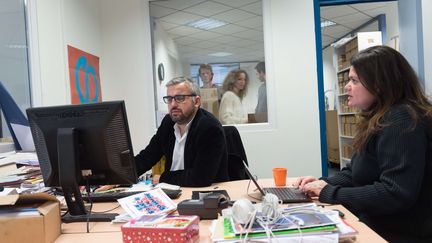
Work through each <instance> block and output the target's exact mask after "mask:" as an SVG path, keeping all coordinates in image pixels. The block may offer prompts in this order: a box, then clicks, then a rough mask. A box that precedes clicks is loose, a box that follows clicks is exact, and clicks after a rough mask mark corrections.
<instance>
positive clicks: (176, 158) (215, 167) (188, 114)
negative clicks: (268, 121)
mask: <svg viewBox="0 0 432 243" xmlns="http://www.w3.org/2000/svg"><path fill="white" fill-rule="evenodd" d="M166 87H167V96H164V97H163V100H164V102H165V103H167V104H168V111H169V114H167V115H166V116H165V117H164V119H163V120H162V123H161V125H160V127H159V128H158V130H157V132H156V134H155V135H154V136H153V138H152V139H151V141H150V143H149V145H147V147H146V148H145V149H144V150H142V151H141V152H140V153H139V154H138V155H137V156H136V157H135V162H136V166H137V172H138V174H142V173H144V172H146V171H148V170H150V169H151V168H152V166H154V165H155V164H156V163H157V162H158V161H159V160H160V158H161V157H162V156H163V155H165V158H166V163H165V171H164V172H163V173H162V174H161V175H160V177H158V176H157V177H158V178H153V181H154V182H155V183H158V182H166V183H169V184H174V185H179V186H189V187H202V186H210V185H211V184H212V183H215V182H222V181H227V180H228V179H229V178H228V161H227V156H228V155H227V147H226V141H225V135H224V131H223V128H222V125H221V124H220V122H219V121H218V120H217V119H216V118H215V117H214V116H213V115H212V114H211V113H209V112H207V111H206V110H204V109H201V108H200V105H201V97H200V95H199V88H198V87H197V86H196V85H195V84H194V83H193V82H192V81H191V80H190V79H188V78H185V77H178V78H174V79H172V80H171V81H169V82H168V84H167V85H166Z"/></svg>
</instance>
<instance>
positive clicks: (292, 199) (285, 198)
mask: <svg viewBox="0 0 432 243" xmlns="http://www.w3.org/2000/svg"><path fill="white" fill-rule="evenodd" d="M243 164H244V167H245V171H246V174H247V175H248V176H249V178H250V179H251V180H252V181H253V183H254V184H255V186H256V187H257V188H258V190H259V191H260V192H261V194H262V195H263V196H264V195H265V194H266V193H272V194H275V195H276V196H277V197H278V198H279V200H281V201H282V202H284V203H299V202H310V201H312V199H311V198H310V197H309V196H308V195H305V194H304V193H303V192H302V191H301V190H299V189H296V188H289V187H264V188H262V187H261V186H260V185H259V184H258V181H257V180H256V179H255V177H254V176H252V173H251V172H250V170H249V168H248V166H247V164H246V163H245V162H244V161H243Z"/></svg>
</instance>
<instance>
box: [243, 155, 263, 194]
mask: <svg viewBox="0 0 432 243" xmlns="http://www.w3.org/2000/svg"><path fill="white" fill-rule="evenodd" d="M243 165H244V167H245V171H246V174H247V175H248V176H249V178H250V179H251V180H252V181H253V183H254V184H255V186H256V187H257V188H258V190H259V191H260V192H261V194H262V195H263V196H264V195H265V192H264V190H263V189H262V188H261V186H260V185H259V184H258V181H257V180H256V179H255V177H254V176H253V175H252V173H251V172H250V170H249V167H248V166H247V164H246V163H245V162H244V161H243Z"/></svg>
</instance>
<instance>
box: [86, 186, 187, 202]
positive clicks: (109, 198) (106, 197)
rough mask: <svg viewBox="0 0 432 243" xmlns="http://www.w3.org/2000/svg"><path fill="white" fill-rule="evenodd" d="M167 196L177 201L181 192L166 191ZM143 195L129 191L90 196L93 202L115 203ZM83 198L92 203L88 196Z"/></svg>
mask: <svg viewBox="0 0 432 243" xmlns="http://www.w3.org/2000/svg"><path fill="white" fill-rule="evenodd" d="M162 190H163V191H164V192H165V194H167V196H168V197H169V198H171V199H176V198H178V197H180V195H181V192H182V191H181V190H164V189H162ZM138 193H141V191H135V192H128V191H116V192H103V193H93V194H91V195H90V198H91V201H92V202H115V201H117V199H120V198H123V197H128V196H132V195H135V194H138ZM82 198H83V200H84V201H86V202H90V199H89V197H88V196H87V194H83V195H82Z"/></svg>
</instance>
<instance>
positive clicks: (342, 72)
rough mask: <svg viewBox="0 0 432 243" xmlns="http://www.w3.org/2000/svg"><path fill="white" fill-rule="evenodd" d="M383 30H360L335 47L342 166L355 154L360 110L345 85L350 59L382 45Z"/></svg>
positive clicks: (347, 78)
mask: <svg viewBox="0 0 432 243" xmlns="http://www.w3.org/2000/svg"><path fill="white" fill-rule="evenodd" d="M381 42H382V41H381V32H380V31H374V32H359V33H357V35H356V36H355V37H353V38H350V39H346V40H345V42H343V43H342V44H339V45H338V46H337V47H335V51H334V53H335V55H336V59H337V72H336V74H337V85H336V87H337V93H336V94H337V95H336V96H337V113H338V115H337V116H338V127H339V129H338V131H339V156H340V168H343V167H345V166H346V164H347V163H348V162H350V160H351V157H352V154H353V148H352V144H353V140H354V136H355V135H356V133H357V131H356V127H357V126H356V124H357V122H358V119H359V118H358V116H357V113H358V112H359V110H357V109H356V108H353V107H349V106H348V94H347V93H346V92H345V86H346V85H347V84H348V82H349V70H350V60H351V58H352V57H353V56H354V55H355V54H357V53H358V52H359V51H360V50H363V49H366V48H368V47H370V46H375V45H381Z"/></svg>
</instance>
